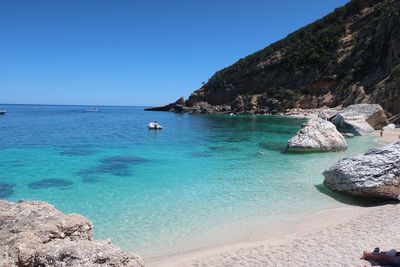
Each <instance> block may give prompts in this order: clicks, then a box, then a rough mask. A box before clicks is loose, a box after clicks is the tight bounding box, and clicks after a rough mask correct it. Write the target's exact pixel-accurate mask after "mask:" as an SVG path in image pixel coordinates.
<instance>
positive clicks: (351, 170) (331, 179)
mask: <svg viewBox="0 0 400 267" xmlns="http://www.w3.org/2000/svg"><path fill="white" fill-rule="evenodd" d="M323 175H324V176H325V180H324V184H325V186H327V187H328V188H330V189H331V190H333V191H337V192H342V193H348V194H351V195H357V196H367V197H377V198H384V199H399V196H400V141H397V142H395V143H392V144H390V145H387V146H385V147H382V148H377V149H371V150H370V151H368V152H367V153H365V154H364V155H359V156H355V157H351V158H345V159H342V160H340V161H339V162H337V163H336V164H335V165H333V166H332V167H331V168H329V169H328V170H326V171H324V172H323Z"/></svg>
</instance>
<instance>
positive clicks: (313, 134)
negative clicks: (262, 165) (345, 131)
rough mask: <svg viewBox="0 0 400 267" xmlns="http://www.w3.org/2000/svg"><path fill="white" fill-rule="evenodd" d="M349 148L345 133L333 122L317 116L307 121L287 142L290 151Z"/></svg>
mask: <svg viewBox="0 0 400 267" xmlns="http://www.w3.org/2000/svg"><path fill="white" fill-rule="evenodd" d="M346 148H347V143H346V140H345V139H344V137H343V135H342V134H341V133H339V132H338V131H337V130H336V127H335V125H333V124H332V123H331V122H329V121H326V120H323V119H320V118H315V119H310V120H309V121H308V122H306V123H305V124H304V125H303V127H302V128H301V129H300V130H299V131H298V132H297V134H296V135H295V136H294V137H292V138H291V139H290V140H289V141H288V144H287V149H288V150H289V151H299V152H314V151H338V150H345V149H346Z"/></svg>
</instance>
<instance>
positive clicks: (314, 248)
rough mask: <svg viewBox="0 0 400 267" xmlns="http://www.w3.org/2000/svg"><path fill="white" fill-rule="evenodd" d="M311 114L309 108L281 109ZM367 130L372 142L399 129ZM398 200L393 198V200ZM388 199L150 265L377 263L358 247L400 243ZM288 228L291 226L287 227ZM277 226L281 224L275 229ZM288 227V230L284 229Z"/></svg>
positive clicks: (397, 210) (388, 138)
mask: <svg viewBox="0 0 400 267" xmlns="http://www.w3.org/2000/svg"><path fill="white" fill-rule="evenodd" d="M285 115H286V116H290V117H297V118H313V117H315V116H316V114H315V112H312V113H311V114H304V113H301V114H285ZM370 136H374V137H379V138H377V139H375V141H376V142H380V143H382V144H389V143H392V142H394V141H396V140H398V139H399V138H400V129H388V130H385V131H384V134H383V137H380V130H376V131H374V132H373V133H372V134H370ZM396 204H397V203H396ZM396 204H395V203H392V204H385V205H375V206H369V207H366V206H363V205H359V206H357V205H344V206H342V207H336V208H330V209H327V210H323V211H318V212H313V213H311V214H307V215H305V216H303V217H302V218H301V219H300V220H299V221H298V222H296V223H295V224H294V225H292V226H291V227H289V228H287V227H283V228H285V230H284V231H280V232H279V233H278V234H275V235H271V236H270V237H265V236H263V237H262V238H261V237H260V238H258V239H257V238H254V237H253V239H252V237H248V240H247V241H242V242H233V243H230V244H223V245H217V246H214V247H208V248H204V249H197V250H194V251H189V252H183V253H177V254H173V255H169V256H163V257H159V258H151V259H148V261H147V265H148V266H165V267H169V266H282V265H283V264H284V265H285V266H376V265H371V263H370V262H368V261H365V260H361V259H360V256H361V255H362V252H363V251H364V250H365V251H369V250H372V249H373V248H375V247H380V248H381V249H382V250H389V249H392V248H395V249H398V247H397V246H398V244H399V243H400V237H398V233H399V232H400V225H392V223H391V221H392V218H396V217H398V216H400V206H398V205H396ZM288 229H290V230H288ZM279 230H281V229H279ZM285 231H286V232H285Z"/></svg>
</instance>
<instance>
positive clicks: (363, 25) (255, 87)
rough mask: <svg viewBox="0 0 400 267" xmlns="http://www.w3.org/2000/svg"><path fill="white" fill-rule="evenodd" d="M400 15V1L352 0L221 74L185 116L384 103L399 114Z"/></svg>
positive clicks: (200, 91) (191, 102)
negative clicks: (204, 106) (220, 111)
mask: <svg viewBox="0 0 400 267" xmlns="http://www.w3.org/2000/svg"><path fill="white" fill-rule="evenodd" d="M399 10H400V2H399V1H396V0H362V1H361V0H352V1H350V2H349V3H347V4H346V5H345V6H343V7H340V8H337V9H336V10H335V11H334V12H332V13H331V14H329V15H327V16H325V17H324V18H321V19H319V20H317V21H316V22H314V23H311V24H309V25H307V26H305V27H303V28H301V29H299V30H297V31H295V32H293V33H291V34H289V35H288V36H287V37H286V38H284V39H282V40H280V41H278V42H276V43H273V44H271V45H270V46H268V47H265V48H264V49H262V50H260V51H258V52H255V53H254V54H251V55H248V56H246V57H244V58H241V59H239V60H238V61H237V62H236V63H234V64H232V65H231V66H228V67H226V68H224V69H222V70H220V71H217V72H216V73H215V74H214V75H213V76H212V77H211V78H210V79H209V80H208V81H207V82H206V83H204V84H203V85H202V86H201V88H199V89H198V90H196V91H195V92H193V93H192V94H191V95H190V97H189V99H188V100H186V101H185V103H184V105H183V106H184V107H186V109H182V110H183V112H186V111H185V110H187V111H188V112H190V111H192V112H197V111H199V112H201V113H203V112H204V111H209V112H216V110H214V109H212V108H207V109H195V110H192V109H191V107H193V106H194V105H196V104H197V103H200V102H205V103H207V104H209V105H210V106H230V107H231V109H232V111H233V112H235V113H236V112H237V113H276V112H284V110H286V109H291V108H303V109H310V108H320V107H323V106H327V107H336V106H343V107H345V106H349V105H352V104H356V103H378V104H380V105H381V106H382V107H383V108H384V109H385V110H386V111H387V112H389V113H391V114H392V115H395V114H399V113H400V47H399V45H398V44H399V40H400V13H399V12H398V11H399ZM167 107H168V106H167ZM167 109H171V107H169V108H167ZM173 109H175V108H173ZM153 110H155V109H153ZM179 110H180V109H179ZM371 124H374V123H371ZM373 127H378V126H375V125H373ZM379 127H380V126H379Z"/></svg>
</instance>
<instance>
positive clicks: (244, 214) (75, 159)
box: [0, 105, 376, 258]
mask: <svg viewBox="0 0 400 267" xmlns="http://www.w3.org/2000/svg"><path fill="white" fill-rule="evenodd" d="M95 108H97V112H95V111H94V109H95ZM0 109H5V110H7V111H8V112H7V114H6V115H5V116H0V134H1V136H0V198H3V199H8V200H14V201H16V200H19V199H26V200H42V201H48V202H50V203H51V204H53V205H54V206H56V207H57V208H58V209H60V210H62V211H63V212H66V213H80V214H82V215H84V216H86V217H87V218H89V219H90V220H91V221H93V223H94V232H95V237H96V238H99V239H105V238H111V239H112V240H113V242H114V243H115V244H116V245H118V246H120V247H122V248H124V249H127V250H133V251H135V252H137V253H138V254H140V255H142V256H144V257H145V258H146V257H152V256H156V255H164V254H168V253H175V252H178V251H184V250H189V249H190V250H191V249H198V248H204V247H207V246H213V245H217V244H221V243H229V242H235V241H239V240H245V239H246V238H249V237H255V238H256V237H258V236H261V235H262V234H267V233H277V232H279V231H280V228H279V225H280V224H281V223H282V225H283V223H284V222H290V221H291V220H295V218H298V217H301V216H303V215H305V214H310V213H313V212H317V211H321V210H326V209H329V208H334V207H338V206H341V205H343V204H342V203H341V202H340V201H337V200H336V199H335V198H333V197H332V196H330V195H328V194H325V193H324V190H323V189H321V188H322V187H321V186H320V185H321V183H322V181H323V176H322V175H321V172H322V171H323V170H324V169H325V168H327V167H329V166H330V165H331V164H332V163H334V162H336V161H337V160H339V159H340V158H343V157H345V156H349V155H354V154H358V153H361V152H365V151H366V150H367V149H368V148H370V147H371V146H374V145H376V143H374V142H373V140H372V139H371V137H355V138H351V139H348V143H349V149H348V150H347V151H345V152H336V153H312V154H288V153H286V151H285V146H286V143H287V140H288V139H289V138H290V137H292V136H293V135H294V134H295V133H296V132H297V131H298V130H299V128H300V126H301V124H302V123H303V122H304V120H299V119H294V118H288V117H279V116H267V115H258V116H256V115H254V116H250V115H246V116H228V115H189V114H175V113H163V112H146V111H143V107H93V106H41V105H40V106H35V105H0ZM152 120H157V121H159V123H160V124H162V125H163V126H164V129H163V130H160V131H151V130H148V129H147V124H148V123H149V122H150V121H152Z"/></svg>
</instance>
